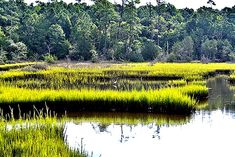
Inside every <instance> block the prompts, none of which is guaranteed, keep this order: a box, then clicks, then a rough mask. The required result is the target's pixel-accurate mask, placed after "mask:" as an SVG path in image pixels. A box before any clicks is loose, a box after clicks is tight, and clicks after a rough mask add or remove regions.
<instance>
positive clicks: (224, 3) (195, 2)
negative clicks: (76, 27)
mask: <svg viewBox="0 0 235 157" xmlns="http://www.w3.org/2000/svg"><path fill="white" fill-rule="evenodd" d="M34 1H35V0H25V2H27V3H32V2H34ZM41 1H44V2H48V0H41ZM63 1H65V2H68V3H71V2H74V0H63ZM82 1H83V2H87V3H90V0H82ZM109 1H111V2H116V3H120V2H121V0H109ZM140 1H141V4H142V5H144V4H146V3H148V2H151V3H152V4H156V0H140ZM165 1H166V2H169V3H171V4H173V5H175V6H176V8H186V7H187V8H193V9H197V8H200V7H201V6H204V5H206V6H208V5H207V1H208V0H165ZM214 2H215V3H216V6H215V7H214V8H217V9H223V8H224V7H232V6H234V5H235V0H214Z"/></svg>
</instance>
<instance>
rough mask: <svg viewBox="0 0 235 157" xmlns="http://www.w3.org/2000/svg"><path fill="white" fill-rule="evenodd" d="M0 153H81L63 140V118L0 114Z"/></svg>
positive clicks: (53, 156)
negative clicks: (20, 116)
mask: <svg viewBox="0 0 235 157" xmlns="http://www.w3.org/2000/svg"><path fill="white" fill-rule="evenodd" d="M0 119H1V121H0V156H2V157H13V156H15V157H18V156H19V157H21V156H22V157H36V156H40V157H82V156H84V155H80V154H79V152H78V151H75V150H70V149H69V147H68V146H67V145H66V144H65V143H64V137H63V130H64V128H63V127H64V125H63V122H61V121H60V120H58V119H57V118H56V117H50V116H46V117H41V116H34V118H28V119H21V118H20V119H18V120H16V119H14V118H11V119H8V120H6V119H5V118H4V116H1V118H0Z"/></svg>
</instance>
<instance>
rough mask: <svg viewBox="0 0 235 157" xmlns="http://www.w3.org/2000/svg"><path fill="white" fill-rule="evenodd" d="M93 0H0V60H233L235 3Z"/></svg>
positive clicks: (234, 47)
mask: <svg viewBox="0 0 235 157" xmlns="http://www.w3.org/2000/svg"><path fill="white" fill-rule="evenodd" d="M93 2H94V4H93V5H88V4H86V3H81V1H80V0H77V1H76V3H70V4H67V3H66V2H63V1H56V0H55V1H54V0H53V1H51V2H48V3H44V2H40V1H37V2H36V3H34V4H30V5H28V4H26V3H25V2H24V0H8V1H6V0H0V63H6V62H18V61H25V60H43V59H47V60H55V59H69V60H79V61H87V60H91V61H93V62H96V61H99V60H115V61H132V62H139V61H151V60H156V61H169V62H173V61H177V62H188V61H192V60H201V61H202V60H205V61H213V62H223V61H233V60H235V52H234V50H235V46H234V45H235V6H234V7H233V8H224V9H222V10H216V9H213V7H212V5H216V4H215V3H214V2H213V1H211V0H209V1H208V3H209V4H205V5H207V7H201V8H199V9H198V10H196V11H195V10H193V9H188V8H185V9H176V8H175V6H173V5H171V4H167V3H165V2H163V1H161V0H157V5H156V6H153V5H152V4H151V3H148V4H146V5H145V6H139V7H137V5H138V3H139V0H122V3H121V4H112V3H110V2H109V1H108V0H93Z"/></svg>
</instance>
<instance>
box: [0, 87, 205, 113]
mask: <svg viewBox="0 0 235 157" xmlns="http://www.w3.org/2000/svg"><path fill="white" fill-rule="evenodd" d="M206 92H207V88H206V87H203V86H196V85H190V86H185V87H180V88H164V89H160V90H147V91H145V90H142V91H136V90H133V91H114V90H93V89H90V90H88V89H81V90H65V89H60V90H50V89H23V88H15V87H3V86H2V87H0V105H1V107H4V106H5V107H6V106H7V105H16V104H28V105H29V104H41V105H44V104H45V102H46V103H47V104H48V105H51V104H53V105H54V107H55V108H56V107H58V108H66V109H68V110H69V109H70V110H73V109H79V110H82V109H84V110H93V111H96V110H99V111H110V110H115V111H142V112H147V111H153V112H161V113H174V112H175V113H184V112H185V113H190V112H191V111H193V110H194V109H195V108H196V100H195V99H193V97H192V96H198V95H200V94H202V95H204V94H205V93H206ZM22 108H23V106H22Z"/></svg>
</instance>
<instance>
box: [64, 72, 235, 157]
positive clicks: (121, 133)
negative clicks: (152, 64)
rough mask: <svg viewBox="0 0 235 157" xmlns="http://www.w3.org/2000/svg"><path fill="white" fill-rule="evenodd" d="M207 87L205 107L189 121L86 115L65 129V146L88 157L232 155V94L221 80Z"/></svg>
mask: <svg viewBox="0 0 235 157" xmlns="http://www.w3.org/2000/svg"><path fill="white" fill-rule="evenodd" d="M207 85H208V87H209V88H210V90H209V98H208V104H209V105H208V108H207V109H205V110H201V111H197V112H196V113H195V114H194V115H192V116H191V117H180V116H174V117H172V116H169V115H168V116H166V115H154V114H153V115H146V114H117V115H114V114H111V113H110V114H108V113H105V114H99V115H97V114H96V115H92V114H88V113H87V114H84V115H79V118H78V120H75V122H70V123H67V124H66V125H65V128H66V129H65V131H64V134H65V137H66V142H67V144H68V145H69V146H70V147H71V148H72V149H79V150H81V149H84V150H85V151H87V152H88V153H89V154H92V156H93V157H100V156H101V157H120V156H122V157H129V156H135V157H143V156H147V157H156V156H161V157H171V156H180V157H188V156H190V157H198V156H233V154H234V151H233V149H234V146H233V144H231V143H234V141H235V134H234V132H235V107H234V104H235V103H234V94H235V93H234V90H232V88H231V87H230V86H229V84H228V81H227V79H226V78H222V77H220V78H216V79H210V80H209V81H208V84H207Z"/></svg>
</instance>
